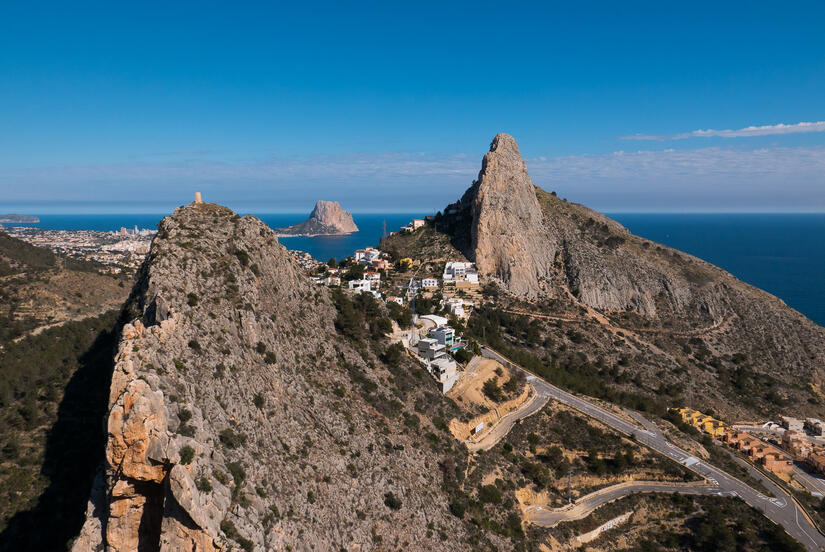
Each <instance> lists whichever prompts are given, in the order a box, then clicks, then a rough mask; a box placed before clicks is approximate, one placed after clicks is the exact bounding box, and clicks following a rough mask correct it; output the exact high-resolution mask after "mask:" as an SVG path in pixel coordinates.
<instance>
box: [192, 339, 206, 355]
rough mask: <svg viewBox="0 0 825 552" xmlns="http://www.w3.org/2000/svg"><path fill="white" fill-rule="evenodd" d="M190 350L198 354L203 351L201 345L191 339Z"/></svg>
mask: <svg viewBox="0 0 825 552" xmlns="http://www.w3.org/2000/svg"><path fill="white" fill-rule="evenodd" d="M189 348H190V349H192V350H193V351H195V352H196V353H200V352H201V351H202V350H203V349H202V348H201V344H200V343H198V340H197V339H190V340H189Z"/></svg>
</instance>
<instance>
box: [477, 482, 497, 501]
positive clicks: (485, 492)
mask: <svg viewBox="0 0 825 552" xmlns="http://www.w3.org/2000/svg"><path fill="white" fill-rule="evenodd" d="M478 499H479V500H480V501H481V502H484V503H486V504H501V491H499V490H498V488H497V487H496V486H495V485H484V486H483V487H481V488H480V489H479V490H478Z"/></svg>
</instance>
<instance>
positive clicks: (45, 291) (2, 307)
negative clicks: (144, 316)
mask: <svg viewBox="0 0 825 552" xmlns="http://www.w3.org/2000/svg"><path fill="white" fill-rule="evenodd" d="M100 268H101V266H100V265H97V264H95V263H90V262H85V261H79V260H76V259H69V258H66V257H61V256H59V255H55V254H54V253H52V252H51V251H49V250H48V249H44V248H42V247H35V246H33V245H30V244H28V243H26V242H24V241H22V240H19V239H17V238H14V237H12V236H9V235H8V234H6V233H5V232H3V231H2V230H0V347H2V346H3V342H4V341H7V340H11V339H16V338H19V337H20V336H23V335H25V334H27V333H28V332H31V331H32V330H35V329H37V328H41V329H42V328H43V327H45V326H49V325H57V324H61V323H63V322H66V321H68V320H82V319H84V318H86V317H89V316H98V315H100V314H102V313H104V312H106V311H108V310H112V309H118V308H120V305H122V304H123V302H124V301H125V300H126V297H127V296H128V294H129V287H130V286H131V281H130V279H129V278H128V277H126V276H120V275H108V274H102V273H100V272H99V269H100Z"/></svg>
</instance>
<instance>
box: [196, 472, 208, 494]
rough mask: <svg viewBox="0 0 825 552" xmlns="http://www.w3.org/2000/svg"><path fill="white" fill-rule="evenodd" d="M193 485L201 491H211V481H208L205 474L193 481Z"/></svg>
mask: <svg viewBox="0 0 825 552" xmlns="http://www.w3.org/2000/svg"><path fill="white" fill-rule="evenodd" d="M195 487H197V488H198V490H199V491H200V492H202V493H211V492H212V483H210V482H209V479H207V478H206V476H201V477H199V478H198V479H197V481H195Z"/></svg>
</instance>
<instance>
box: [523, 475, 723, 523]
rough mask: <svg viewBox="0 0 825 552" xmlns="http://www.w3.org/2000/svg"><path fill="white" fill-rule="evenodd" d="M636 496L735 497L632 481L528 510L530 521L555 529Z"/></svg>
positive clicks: (711, 489)
mask: <svg viewBox="0 0 825 552" xmlns="http://www.w3.org/2000/svg"><path fill="white" fill-rule="evenodd" d="M633 493H680V494H691V495H707V496H736V495H734V494H732V493H730V492H728V493H726V492H725V491H722V490H721V489H719V487H712V486H708V485H707V484H700V483H692V484H677V483H664V482H658V481H632V482H628V483H619V484H618V485H612V486H610V487H605V488H603V489H599V490H598V491H594V492H592V493H590V494H588V495H585V496H583V497H581V498H579V499H578V500H576V502H574V503H573V504H572V505H570V506H564V507H562V508H547V507H545V506H530V507H528V508H527V509H526V510H525V514H526V516H527V520H528V521H529V522H530V523H534V524H536V525H539V526H541V527H553V526H554V525H556V524H557V523H560V522H562V521H574V520H577V519H584V518H586V517H587V516H589V515H590V514H591V513H593V511H594V510H596V509H597V508H599V507H600V506H604V505H605V504H607V503H608V502H613V501H614V500H618V499H620V498H624V497H626V496H629V495H631V494H633Z"/></svg>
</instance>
